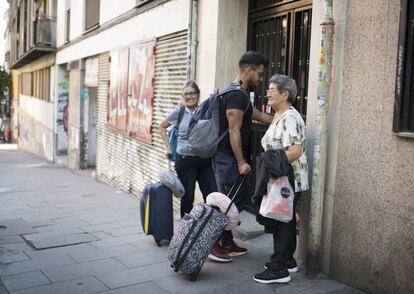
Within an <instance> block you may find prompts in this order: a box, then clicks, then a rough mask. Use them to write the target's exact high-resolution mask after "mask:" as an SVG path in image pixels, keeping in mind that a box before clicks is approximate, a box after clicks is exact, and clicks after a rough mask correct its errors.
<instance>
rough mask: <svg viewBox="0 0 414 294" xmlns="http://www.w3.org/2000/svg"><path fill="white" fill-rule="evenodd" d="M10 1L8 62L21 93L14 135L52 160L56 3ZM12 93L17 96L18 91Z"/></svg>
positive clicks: (24, 146)
mask: <svg viewBox="0 0 414 294" xmlns="http://www.w3.org/2000/svg"><path fill="white" fill-rule="evenodd" d="M8 2H9V20H8V35H9V36H10V38H9V45H10V48H9V51H8V55H7V60H8V66H9V68H10V69H11V70H12V77H13V84H14V88H16V84H17V85H18V93H19V95H18V96H19V97H18V99H13V100H14V101H13V112H14V114H13V116H14V118H15V120H16V118H17V120H18V122H17V124H18V130H17V132H16V130H14V132H13V133H14V134H16V133H17V134H18V144H19V147H20V148H22V149H25V150H28V151H30V152H32V153H35V154H37V155H40V156H43V157H45V158H47V159H48V160H53V159H54V134H53V128H54V127H53V111H52V110H53V107H54V100H53V99H54V96H53V94H52V93H53V89H54V58H55V56H54V54H55V51H56V8H57V6H56V3H57V1H56V0H55V1H52V0H42V1H40V0H10V1H8ZM16 77H17V83H16ZM12 92H13V95H15V91H12ZM17 101H18V102H17ZM14 125H16V122H15V123H14ZM14 128H15V127H14Z"/></svg>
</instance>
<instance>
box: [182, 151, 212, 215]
mask: <svg viewBox="0 0 414 294" xmlns="http://www.w3.org/2000/svg"><path fill="white" fill-rule="evenodd" d="M175 170H176V171H177V175H178V178H179V179H180V181H181V183H182V184H183V186H184V189H185V194H184V196H183V198H181V209H180V214H181V217H183V216H184V214H185V213H189V212H190V211H191V209H192V208H193V202H194V191H195V183H196V181H197V182H198V185H199V186H200V190H201V193H202V194H203V198H204V201H205V200H206V197H207V196H208V194H210V193H212V192H216V191H217V185H216V180H215V177H214V173H213V169H212V168H211V159H205V158H200V157H196V156H181V155H178V156H177V160H176V162H175Z"/></svg>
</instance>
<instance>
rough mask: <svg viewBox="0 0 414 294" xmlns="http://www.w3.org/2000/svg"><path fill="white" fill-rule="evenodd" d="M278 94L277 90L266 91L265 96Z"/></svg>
mask: <svg viewBox="0 0 414 294" xmlns="http://www.w3.org/2000/svg"><path fill="white" fill-rule="evenodd" d="M269 93H270V94H279V91H278V90H277V89H267V90H266V94H269Z"/></svg>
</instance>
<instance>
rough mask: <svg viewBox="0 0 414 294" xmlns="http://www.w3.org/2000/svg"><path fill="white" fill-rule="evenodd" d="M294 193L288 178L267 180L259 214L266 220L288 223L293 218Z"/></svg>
mask: <svg viewBox="0 0 414 294" xmlns="http://www.w3.org/2000/svg"><path fill="white" fill-rule="evenodd" d="M294 197H295V193H294V191H293V188H292V186H291V185H290V183H289V179H288V177H280V178H278V179H269V181H268V182H267V195H264V196H263V199H262V203H261V205H260V210H259V213H260V214H261V215H262V216H264V217H267V218H271V219H275V220H278V221H281V222H285V223H287V222H289V221H291V220H292V218H293V200H294Z"/></svg>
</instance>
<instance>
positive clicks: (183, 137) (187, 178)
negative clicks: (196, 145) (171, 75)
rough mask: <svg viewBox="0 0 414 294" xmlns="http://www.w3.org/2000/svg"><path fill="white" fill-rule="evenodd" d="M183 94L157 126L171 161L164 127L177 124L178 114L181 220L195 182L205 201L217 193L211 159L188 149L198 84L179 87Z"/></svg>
mask: <svg viewBox="0 0 414 294" xmlns="http://www.w3.org/2000/svg"><path fill="white" fill-rule="evenodd" d="M182 95H183V101H182V103H180V104H179V105H177V107H176V108H175V109H174V110H173V111H172V112H171V113H170V114H169V115H168V116H167V118H166V119H165V120H164V121H163V122H161V124H160V125H159V130H160V134H161V138H162V140H163V142H164V144H165V154H166V156H167V158H171V154H172V151H171V146H170V144H169V142H168V137H167V128H168V127H169V126H171V125H176V124H177V122H178V120H179V116H180V112H181V114H182V115H181V120H180V122H179V126H178V143H177V149H176V152H177V156H176V159H175V170H176V172H177V175H178V178H179V179H180V180H181V183H182V184H183V186H184V188H185V194H184V196H183V197H182V198H181V209H180V213H181V217H183V216H184V214H185V213H189V212H190V211H191V209H192V208H193V202H194V191H195V184H196V182H198V185H199V187H200V190H201V193H202V194H203V198H204V201H205V200H206V197H207V195H208V194H210V193H212V192H215V191H217V186H216V181H215V177H214V173H213V170H212V168H211V159H205V158H200V157H197V156H195V155H194V154H193V153H192V152H191V150H190V148H189V146H188V139H187V131H188V125H189V123H190V119H191V117H192V116H193V113H194V111H195V110H196V109H197V107H198V102H199V99H200V89H199V88H198V85H197V83H196V82H195V81H193V80H189V81H187V82H185V83H184V85H183V88H182Z"/></svg>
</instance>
